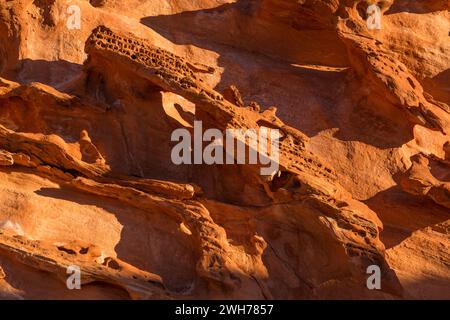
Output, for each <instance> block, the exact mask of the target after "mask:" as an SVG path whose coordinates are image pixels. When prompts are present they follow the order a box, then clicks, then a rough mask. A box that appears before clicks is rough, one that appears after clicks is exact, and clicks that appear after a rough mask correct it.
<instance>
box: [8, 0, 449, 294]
mask: <svg viewBox="0 0 450 320" xmlns="http://www.w3.org/2000/svg"><path fill="white" fill-rule="evenodd" d="M373 3H374V1H360V0H353V1H339V0H333V1H312V0H302V1H298V0H284V1H279V0H255V1H245V0H239V1H233V0H203V1H196V2H192V1H184V0H170V1H137V0H130V1H122V2H120V1H119V2H118V1H108V0H102V1H81V0H75V1H73V3H71V4H73V5H76V6H78V8H79V9H80V12H81V14H82V19H81V21H80V22H81V24H80V29H77V28H75V29H70V28H68V27H67V21H68V19H70V16H69V15H70V14H69V13H68V11H67V9H68V8H67V5H68V4H67V2H66V1H62V0H61V1H60V0H55V1H32V0H18V1H6V0H0V77H1V78H0V298H7V299H10V298H13V299H20V298H30V299H36V298H49V299H51V298H58V299H61V298H67V299H70V298H83V299H111V298H112V299H205V298H223V299H230V298H231V299H336V298H367V299H403V298H419V299H427V298H447V299H448V298H449V293H448V283H449V281H450V272H449V269H448V266H449V264H450V256H449V252H448V247H449V244H450V238H449V226H448V225H449V208H450V202H449V201H450V188H449V183H450V176H449V174H450V165H449V160H450V159H449V153H450V151H449V147H448V146H449V145H450V138H449V134H450V107H449V104H450V99H449V94H448V89H449V86H450V80H449V77H448V70H449V68H450V54H449V53H450V43H449V42H448V30H449V28H450V14H449V11H448V10H449V9H450V5H449V3H448V1H423V2H420V3H419V2H416V1H381V2H379V5H380V7H381V8H380V9H381V12H382V13H383V17H382V28H381V29H380V30H369V29H368V28H367V24H366V21H365V19H366V18H367V17H366V10H367V7H368V6H369V5H371V4H373ZM245 102H248V103H250V105H249V106H248V107H245V106H246V104H245ZM194 120H196V121H202V123H203V126H204V128H205V129H207V128H216V129H219V130H222V131H223V130H225V129H254V130H260V129H261V128H270V129H277V130H279V132H280V133H281V136H282V137H281V139H280V159H279V170H277V171H276V172H273V173H272V174H269V175H266V176H262V175H261V174H260V167H261V166H260V165H251V164H240V165H238V164H232V165H206V164H203V165H175V164H174V163H173V162H172V161H171V151H172V148H173V146H174V143H173V142H172V141H171V135H172V133H173V132H174V130H176V129H180V128H184V129H186V130H188V131H189V132H193V130H194V129H193V128H194ZM246 144H247V145H249V144H250V143H249V142H246ZM71 265H77V266H79V267H80V269H81V271H82V286H83V289H82V290H68V289H67V287H66V278H67V273H66V269H67V267H68V266H71ZM371 265H377V266H379V267H380V268H381V272H382V281H381V283H382V287H381V290H369V289H368V288H367V286H366V280H367V278H368V276H369V275H368V274H367V272H366V271H367V267H369V266H371ZM42 271H44V272H45V274H46V277H45V279H43V278H42V277H41V276H38V274H41V272H42Z"/></svg>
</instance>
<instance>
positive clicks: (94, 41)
mask: <svg viewBox="0 0 450 320" xmlns="http://www.w3.org/2000/svg"><path fill="white" fill-rule="evenodd" d="M85 51H86V53H88V54H89V55H90V56H91V60H92V57H97V56H100V57H102V58H104V59H108V60H111V61H114V62H115V63H120V64H122V65H123V66H124V67H125V68H127V69H128V70H133V72H135V73H136V74H137V75H138V76H140V77H143V78H144V79H147V80H149V81H150V82H152V83H154V84H156V85H158V86H159V87H161V88H162V89H163V90H165V91H169V92H173V93H176V94H178V95H180V96H182V97H184V98H186V99H188V100H189V101H191V102H193V103H195V105H196V108H197V113H200V112H204V113H206V114H208V115H209V116H212V117H213V119H214V121H215V123H214V124H215V126H216V127H217V128H219V129H226V128H231V129H235V128H239V129H244V130H245V129H252V128H253V129H256V128H259V127H262V126H268V127H270V128H275V129H279V130H280V132H281V133H282V135H283V137H282V139H281V142H280V166H281V167H282V169H281V170H285V171H292V172H293V173H294V174H295V173H300V172H307V173H309V174H312V175H314V176H321V177H324V178H327V179H328V180H330V181H334V180H335V179H336V176H335V174H334V170H333V169H332V168H331V167H328V166H327V165H326V164H324V163H323V161H321V160H320V159H318V158H317V157H316V156H314V155H313V154H312V153H311V152H308V151H307V150H305V144H306V143H307V141H308V137H306V136H305V135H304V134H303V133H301V132H300V131H298V130H297V129H294V128H292V127H289V126H286V125H285V124H284V123H283V122H282V121H281V120H280V119H278V117H277V116H276V115H275V112H276V109H269V110H266V111H264V112H258V111H257V110H254V109H253V108H242V107H239V106H237V105H234V104H232V103H230V102H229V101H227V100H226V99H224V97H223V96H222V95H221V94H220V93H218V92H217V91H215V90H213V89H211V88H209V87H207V86H206V85H205V84H204V83H203V82H202V81H200V80H199V79H198V78H197V76H196V75H195V72H194V68H192V67H190V65H191V64H190V63H189V62H188V61H186V60H185V59H183V58H181V57H179V56H177V55H174V54H173V53H171V52H168V51H167V50H164V49H161V48H158V47H155V46H153V45H152V44H149V43H148V41H147V40H143V39H138V38H136V37H135V36H133V35H121V34H118V33H116V32H113V31H112V30H110V29H109V28H107V27H104V26H100V27H97V28H96V29H95V30H94V31H93V32H92V35H91V36H90V38H89V39H88V40H87V42H86V47H85ZM90 66H91V67H94V68H95V67H96V63H95V62H92V61H90V62H88V66H87V67H88V68H89V67H90Z"/></svg>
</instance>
